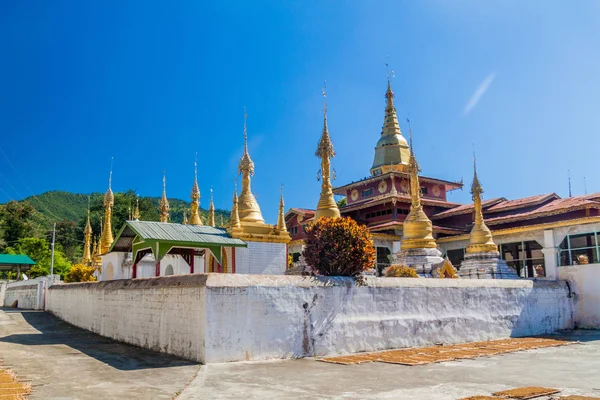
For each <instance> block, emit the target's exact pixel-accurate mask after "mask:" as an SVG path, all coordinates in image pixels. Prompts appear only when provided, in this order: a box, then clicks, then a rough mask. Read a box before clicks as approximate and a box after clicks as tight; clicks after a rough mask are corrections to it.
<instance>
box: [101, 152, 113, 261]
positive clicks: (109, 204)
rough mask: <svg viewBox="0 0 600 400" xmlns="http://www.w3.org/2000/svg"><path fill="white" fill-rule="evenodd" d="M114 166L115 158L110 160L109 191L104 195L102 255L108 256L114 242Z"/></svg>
mask: <svg viewBox="0 0 600 400" xmlns="http://www.w3.org/2000/svg"><path fill="white" fill-rule="evenodd" d="M112 166H113V158H111V160H110V174H109V178H108V190H107V191H106V194H105V195H104V227H103V229H102V236H101V238H100V254H106V253H108V251H109V250H110V246H112V243H113V241H114V238H113V234H112V208H113V206H114V203H115V196H114V194H113V191H112Z"/></svg>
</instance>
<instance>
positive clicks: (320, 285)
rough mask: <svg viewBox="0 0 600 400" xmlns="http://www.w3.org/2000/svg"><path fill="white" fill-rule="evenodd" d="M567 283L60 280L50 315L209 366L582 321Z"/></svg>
mask: <svg viewBox="0 0 600 400" xmlns="http://www.w3.org/2000/svg"><path fill="white" fill-rule="evenodd" d="M567 295H568V290H567V289H566V284H565V282H549V281H537V282H534V281H530V280H484V279H481V280H459V279H448V280H446V279H409V278H405V279H402V278H368V280H367V284H366V285H365V286H356V285H355V284H354V281H353V280H351V279H347V278H329V279H328V278H322V279H315V278H308V277H299V276H283V275H277V276H274V275H270V276H265V275H241V274H199V275H196V274H194V275H183V276H172V277H162V278H151V279H135V280H121V281H110V282H92V283H80V284H64V285H58V286H53V287H52V288H50V289H49V290H48V296H47V310H48V311H50V312H52V313H54V314H56V315H57V316H59V317H60V318H62V319H64V320H65V321H67V322H69V323H71V324H73V325H76V326H79V327H82V328H85V329H88V330H91V331H93V332H96V333H99V334H101V335H104V336H108V337H111V338H114V339H117V340H120V341H123V342H127V343H132V344H135V345H138V346H142V347H147V348H150V349H155V350H158V351H163V352H168V353H172V354H176V355H179V356H181V357H185V358H190V359H194V360H198V361H201V362H207V363H212V362H227V361H239V360H264V359H273V358H294V357H304V356H315V355H316V356H321V355H329V354H344V353H351V352H358V351H373V350H383V349H389V348H398V347H406V346H423V345H430V344H433V343H438V342H442V343H459V342H470V341H476V340H488V339H499V338H506V337H509V336H527V335H538V334H543V333H548V332H552V331H555V330H558V329H568V328H572V327H573V320H572V314H573V309H572V299H570V298H568V297H567Z"/></svg>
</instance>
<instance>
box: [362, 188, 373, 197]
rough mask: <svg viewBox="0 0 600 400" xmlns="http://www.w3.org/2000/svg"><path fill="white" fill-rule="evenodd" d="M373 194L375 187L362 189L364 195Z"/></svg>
mask: <svg viewBox="0 0 600 400" xmlns="http://www.w3.org/2000/svg"><path fill="white" fill-rule="evenodd" d="M369 196H373V188H369V189H365V190H363V191H362V197H369Z"/></svg>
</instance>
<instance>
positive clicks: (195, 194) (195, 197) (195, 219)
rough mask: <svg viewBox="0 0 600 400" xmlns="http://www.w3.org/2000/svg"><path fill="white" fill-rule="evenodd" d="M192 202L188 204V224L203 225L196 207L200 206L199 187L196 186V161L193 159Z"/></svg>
mask: <svg viewBox="0 0 600 400" xmlns="http://www.w3.org/2000/svg"><path fill="white" fill-rule="evenodd" d="M191 197H192V204H191V205H190V208H191V213H190V221H189V223H190V225H203V224H202V220H201V219H200V214H199V212H198V209H199V208H200V188H199V187H198V163H197V162H196V161H194V186H193V187H192V194H191Z"/></svg>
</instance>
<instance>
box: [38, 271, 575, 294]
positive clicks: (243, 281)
mask: <svg viewBox="0 0 600 400" xmlns="http://www.w3.org/2000/svg"><path fill="white" fill-rule="evenodd" d="M564 284H565V283H564V281H548V280H534V279H433V278H431V279H427V278H421V279H419V278H376V277H367V278H366V280H365V283H364V284H363V285H357V284H356V282H355V281H354V279H352V278H347V277H325V276H288V275H246V274H219V273H210V274H205V273H202V274H192V275H173V276H161V277H153V278H140V279H117V280H111V281H100V282H81V283H60V284H55V285H52V286H50V287H49V288H48V290H69V289H74V288H82V289H84V288H89V289H97V290H119V289H156V288H160V287H257V286H258V287H282V286H283V287H285V286H295V287H306V288H309V287H346V288H350V287H353V286H357V287H371V288H413V287H431V288H434V287H436V288H480V287H488V288H515V289H530V288H533V287H539V288H543V287H548V288H550V287H557V286H564Z"/></svg>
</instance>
